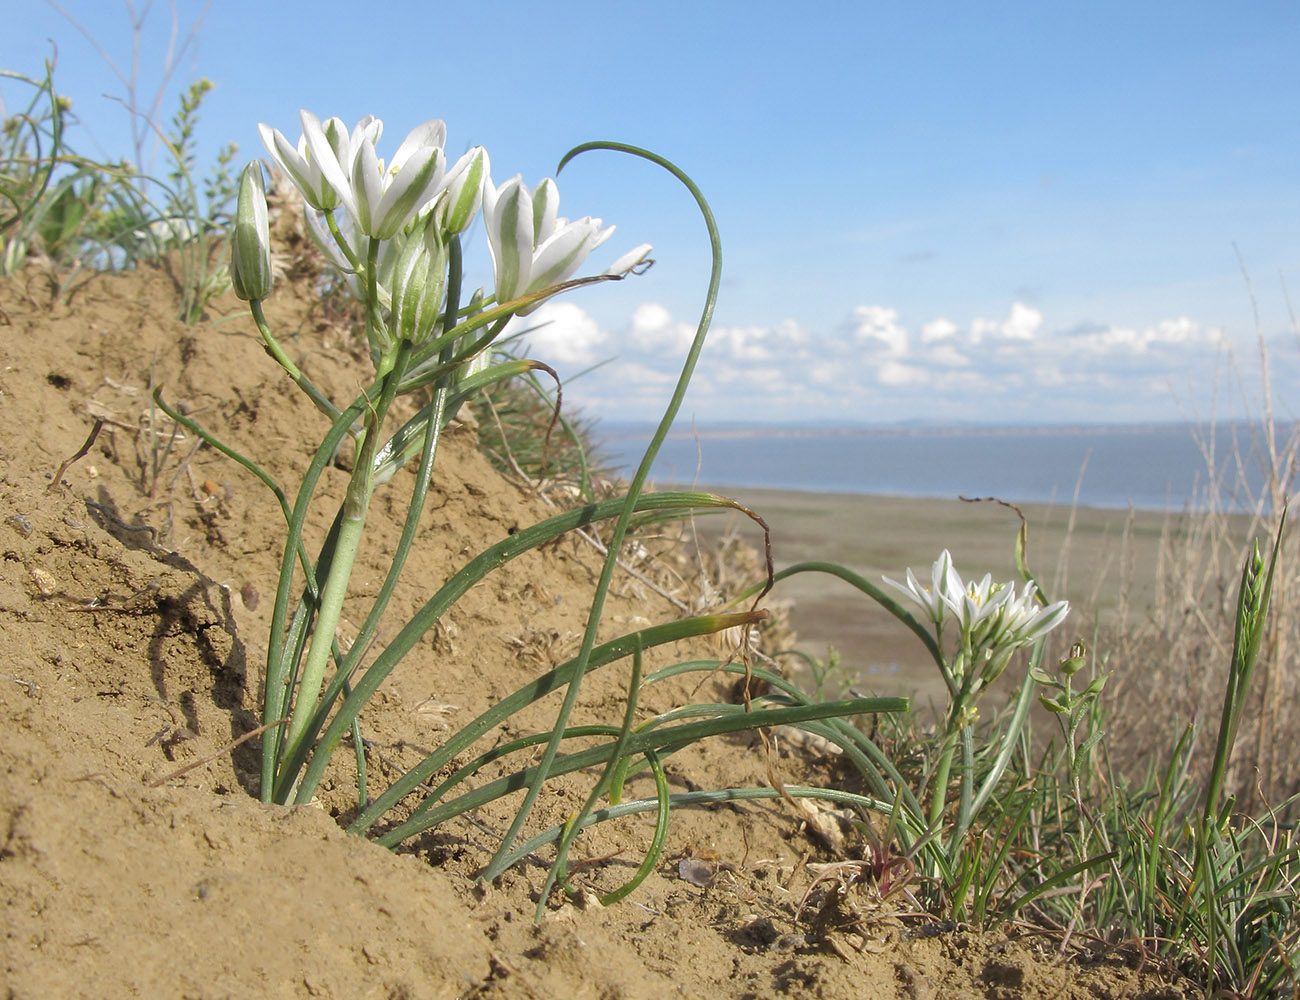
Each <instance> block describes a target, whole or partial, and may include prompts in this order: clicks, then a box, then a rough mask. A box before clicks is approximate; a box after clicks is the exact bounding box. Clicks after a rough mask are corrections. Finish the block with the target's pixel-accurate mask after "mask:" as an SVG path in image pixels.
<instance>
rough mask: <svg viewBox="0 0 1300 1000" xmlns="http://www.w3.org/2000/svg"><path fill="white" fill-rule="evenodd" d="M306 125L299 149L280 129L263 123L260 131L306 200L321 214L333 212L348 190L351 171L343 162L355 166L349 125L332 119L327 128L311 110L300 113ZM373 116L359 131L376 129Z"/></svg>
mask: <svg viewBox="0 0 1300 1000" xmlns="http://www.w3.org/2000/svg"><path fill="white" fill-rule="evenodd" d="M298 118H299V120H300V121H301V122H302V136H301V137H300V138H299V139H298V145H297V146H296V147H295V146H293V145H291V144H290V142H289V140H288V139H286V138H285V137H284V133H282V132H281V131H280V130H279V129H273V128H271V127H270V126H269V125H264V124H261V123H259V124H258V126H257V132H258V134H259V135H260V136H261V137H262V143H263V144H264V145H265V146H266V149H267V152H269V153H270V154H271V156H272V158H273V159H274V160H275V162H276V163H277V164H279V165H280V168H281V169H282V170H283V171H284V172H285V174H286V175H287V176H288V177H289V180H291V181H292V182H293V185H294V187H296V188H297V189H298V190H299V191H301V192H302V197H303V200H304V201H306V202H307V204H308V205H310V206H311V207H312V208H314V209H315V210H316V211H318V212H332V211H333V210H334V209H335V208H337V207H338V206H339V204H340V199H341V198H342V199H343V200H344V201H345V202H346V200H347V198H350V194H347V196H346V197H345V192H347V188H348V180H347V172H346V171H345V169H344V168H343V167H342V166H340V163H341V162H343V163H347V164H348V166H349V168H350V166H351V155H350V147H351V138H350V136H349V135H348V130H347V126H345V125H344V124H343V122H342V121H341V120H340V119H338V118H330V119H328V120H327V121H326V122H325V123H324V124H323V125H322V124H321V122H320V119H318V118H317V117H316V116H315V115H313V114H312V113H311V112H310V111H300V112H298ZM373 123H374V119H373V116H372V117H369V118H363V119H362V120H361V121H360V122H358V123H357V129H355V130H354V131H358V130H361V129H363V128H366V127H373Z"/></svg>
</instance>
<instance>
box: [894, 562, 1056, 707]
mask: <svg viewBox="0 0 1300 1000" xmlns="http://www.w3.org/2000/svg"><path fill="white" fill-rule="evenodd" d="M885 582H886V583H888V584H889V585H890V586H892V587H895V588H897V589H898V590H900V591H902V592H903V593H904V594H906V595H907V596H908V597H910V598H912V600H914V601H916V603H917V604H919V605H920V606H921V607H922V608H923V609H924V610H925V612H926V615H927V617H928V618H929V620H930V621H931V622H932V623H933V624H934V627H935V634H936V636H937V637H938V639H939V640H940V642H942V640H943V629H944V625H945V624H946V623H947V622H950V621H951V622H952V623H953V624H954V625H955V626H956V629H957V633H958V637H959V641H960V642H959V646H958V649H957V651H956V653H955V654H954V657H953V663H952V668H951V669H952V673H953V675H954V678H955V679H956V680H961V679H962V677H963V676H964V675H966V674H967V673H969V672H971V671H973V670H977V671H978V675H977V677H975V678H974V681H973V684H972V685H971V686H970V688H969V690H970V691H971V693H974V692H975V691H978V690H979V689H980V688H982V687H984V686H986V685H988V684H989V683H991V682H992V681H993V680H994V679H995V678H996V677H997V675H998V674H1000V673H1001V672H1002V670H1003V669H1004V668H1005V667H1006V665H1007V662H1008V661H1009V660H1010V658H1011V654H1012V653H1013V652H1015V651H1016V650H1017V649H1021V648H1022V647H1024V646H1028V645H1030V644H1031V643H1033V642H1035V641H1036V640H1038V639H1040V638H1041V637H1042V636H1044V635H1046V634H1047V633H1048V632H1050V631H1051V630H1052V629H1054V628H1056V626H1057V625H1059V624H1061V622H1063V621H1064V620H1065V616H1066V615H1067V614H1068V613H1069V611H1070V605H1069V602H1067V601H1057V602H1055V603H1054V604H1046V603H1045V602H1044V601H1043V600H1042V598H1041V597H1040V595H1039V593H1038V588H1037V587H1035V586H1034V585H1033V584H1032V583H1026V584H1025V587H1024V589H1023V590H1022V591H1020V593H1019V594H1017V592H1016V585H1015V584H1014V583H995V582H994V580H993V577H992V574H988V573H986V574H985V575H984V578H983V579H981V580H979V581H978V582H969V583H967V582H965V581H963V580H962V578H961V575H960V574H959V573H958V572H957V570H956V569H955V568H954V567H953V564H952V556H951V555H950V554H949V552H948V550H947V549H944V550H943V552H941V553H940V554H939V558H938V559H936V560H935V561H934V565H933V566H932V567H931V570H930V585H929V586H926V585H925V584H923V583H921V581H920V580H919V579H918V578H917V576H916V574H915V573H913V572H912V571H911V570H910V569H909V570H908V571H907V582H906V583H899V582H898V581H896V580H891V579H889V577H885Z"/></svg>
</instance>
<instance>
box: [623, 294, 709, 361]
mask: <svg viewBox="0 0 1300 1000" xmlns="http://www.w3.org/2000/svg"><path fill="white" fill-rule="evenodd" d="M631 335H632V346H633V347H634V348H636V349H638V350H644V351H650V352H656V353H657V352H672V353H674V354H680V353H682V352H683V351H685V350H686V348H688V347H689V346H690V344H691V341H692V340H693V339H694V337H695V327H693V326H691V325H690V324H689V323H678V322H677V321H675V320H674V319H673V317H672V313H670V312H669V311H668V310H667V309H665V308H664V307H663V306H661V305H660V304H659V303H658V302H646V303H643V304H642V305H639V306H637V309H636V312H634V313H633V314H632V334H631Z"/></svg>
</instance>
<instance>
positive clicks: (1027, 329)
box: [1002, 302, 1043, 340]
mask: <svg viewBox="0 0 1300 1000" xmlns="http://www.w3.org/2000/svg"><path fill="white" fill-rule="evenodd" d="M1042 325H1043V314H1042V313H1040V312H1039V311H1038V310H1037V309H1034V308H1032V307H1030V306H1027V305H1025V304H1024V303H1023V302H1013V303H1011V316H1010V318H1009V319H1008V320H1007V321H1006V322H1005V323H1003V324H1002V336H1004V337H1006V338H1007V339H1008V340H1033V339H1034V335H1035V334H1037V333H1038V330H1039V328H1040V327H1041V326H1042Z"/></svg>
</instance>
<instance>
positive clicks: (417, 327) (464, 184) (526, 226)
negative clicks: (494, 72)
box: [232, 111, 650, 357]
mask: <svg viewBox="0 0 1300 1000" xmlns="http://www.w3.org/2000/svg"><path fill="white" fill-rule="evenodd" d="M299 117H300V120H301V123H302V136H301V138H300V139H299V140H298V143H297V145H294V144H293V143H291V142H290V141H289V140H288V139H286V138H285V136H284V134H283V133H281V132H280V131H279V130H278V129H273V128H271V127H270V126H267V125H259V126H258V131H259V133H260V135H261V137H262V141H263V143H265V145H266V148H267V150H268V151H269V152H270V154H271V157H272V158H273V160H274V161H275V163H276V165H277V166H278V167H279V168H280V169H281V170H282V171H283V172H284V175H285V176H286V177H287V178H288V180H289V181H290V182H291V183H292V184H293V186H294V187H296V188H297V189H298V191H300V192H301V193H302V197H303V200H304V202H305V203H306V208H305V214H306V221H307V225H308V230H309V232H310V233H311V234H312V237H313V239H314V240H315V241H316V243H317V244H318V245H319V246H320V247H321V249H322V250H323V251H324V252H325V254H326V255H327V256H328V257H329V259H330V260H331V261H332V262H333V263H334V264H335V265H336V266H337V267H338V268H339V270H340V271H341V272H342V273H343V274H344V276H345V278H346V279H347V281H348V285H349V287H350V288H351V289H352V291H353V293H354V294H355V295H357V296H358V297H359V298H361V299H363V300H365V301H367V302H373V303H377V304H378V306H379V308H380V309H381V310H383V311H384V312H385V313H386V320H385V321H384V322H382V323H380V324H377V325H375V326H374V327H373V328H372V329H371V331H370V335H371V342H372V343H371V346H372V351H373V352H374V353H375V354H376V356H377V357H379V356H383V355H384V354H385V353H386V352H387V351H389V350H390V349H391V348H392V346H393V345H394V344H395V343H397V342H398V341H401V340H406V341H409V342H411V343H413V344H415V345H417V346H419V345H422V344H427V343H429V342H430V340H431V339H433V338H435V337H436V336H437V335H438V334H439V324H440V323H441V321H442V318H443V317H442V314H441V306H442V298H443V292H444V287H445V285H446V281H447V277H446V276H447V267H448V244H449V242H450V241H451V240H452V239H453V238H454V237H456V236H458V235H459V234H461V233H464V232H465V231H466V230H467V229H468V228H469V227H470V225H471V223H472V222H473V221H474V219H475V217H476V216H477V215H478V213H479V210H480V208H481V209H482V212H483V220H484V227H485V230H486V233H487V240H488V246H489V250H490V251H491V255H492V266H493V271H494V274H495V280H496V289H495V291H496V296H495V299H496V303H497V304H498V305H505V304H507V303H510V302H513V301H515V300H517V299H521V298H526V299H527V301H525V302H520V303H519V306H518V308H517V309H515V310H514V311H515V312H517V313H520V314H522V313H526V312H528V311H531V310H532V309H534V308H536V307H537V305H539V304H540V303H541V301H542V300H543V299H545V298H546V297H547V295H548V293H549V294H555V293H556V292H558V291H561V290H562V289H561V288H558V287H557V286H559V285H561V284H562V283H563V282H565V281H567V280H568V279H569V278H571V277H572V276H573V275H574V273H575V272H576V271H577V270H578V268H579V267H581V266H582V263H583V262H584V261H585V260H586V259H587V256H588V255H589V254H590V253H591V252H592V251H593V250H595V249H596V248H597V247H598V246H600V245H601V244H602V243H604V242H605V241H606V240H607V239H608V238H609V236H610V234H611V233H613V231H614V227H613V226H608V227H602V223H601V220H600V219H595V218H591V217H586V218H582V219H578V220H576V221H574V222H570V221H569V220H568V219H564V218H561V217H560V216H559V215H558V213H557V209H558V207H559V197H560V196H559V189H558V188H557V187H556V184H555V181H553V180H551V179H549V178H548V179H546V180H544V181H542V182H541V183H540V184H539V185H537V187H536V188H534V189H533V190H532V191H530V190H529V189H528V187H527V186H526V185H525V184H524V183H523V180H522V178H520V177H518V176H516V177H514V178H512V179H511V180H508V181H506V182H505V183H504V184H502V185H501V186H500V187H497V186H496V185H495V184H493V182H492V178H491V177H490V176H489V171H490V163H489V159H488V154H487V151H486V150H485V149H483V147H481V146H476V147H474V148H473V149H471V150H470V151H469V152H467V153H466V154H465V155H464V156H462V157H461V158H460V159H459V160H457V161H456V163H454V164H452V165H451V166H450V167H448V165H447V158H446V154H445V152H444V149H443V147H444V145H445V142H446V135H447V129H446V126H445V125H444V124H443V122H441V121H438V120H433V121H428V122H425V123H424V124H422V125H418V126H416V127H415V128H414V129H412V130H411V132H410V134H409V135H407V136H406V138H405V139H404V140H403V141H402V143H401V145H400V146H398V148H397V152H396V153H395V154H394V155H393V157H392V159H391V160H390V161H388V162H385V161H384V160H383V159H381V158H380V156H379V154H378V152H377V147H378V144H379V141H380V138H381V136H382V135H383V122H381V121H380V120H379V119H378V118H375V117H374V116H373V115H367V116H366V117H365V118H363V119H361V121H359V122H357V124H356V125H355V126H354V127H353V128H352V129H351V130H349V129H348V128H347V127H346V126H345V125H344V123H343V122H342V121H341V120H340V119H338V118H330V119H327V120H325V121H321V120H320V119H319V118H317V117H316V116H315V115H313V114H312V113H311V112H309V111H302V112H301V113H300V116H299ZM249 169H250V170H258V171H259V178H258V183H257V184H256V185H254V184H252V183H251V182H250V183H247V184H245V185H243V186H242V187H241V195H240V206H241V209H240V211H239V213H238V218H237V226H236V238H235V241H234V251H233V256H232V275H233V276H236V280H235V288H236V291H237V292H238V293H239V294H241V295H243V296H244V297H246V298H260V297H264V296H265V294H266V292H267V291H269V284H268V283H265V282H260V281H256V280H253V281H250V280H248V276H250V275H261V274H262V273H263V270H264V265H263V259H262V258H263V255H264V252H265V248H266V247H267V246H268V245H269V237H268V235H267V233H266V213H265V206H264V204H262V205H261V206H260V207H255V203H256V202H257V201H258V200H259V199H261V198H262V197H263V195H262V191H261V184H260V168H258V166H257V165H256V164H251V165H250V168H249ZM240 225H243V226H244V228H243V230H241V229H240V228H239V227H240ZM241 236H242V237H243V238H241ZM649 252H650V247H649V245H642V246H639V247H637V248H636V249H635V250H633V251H632V252H631V253H629V254H626V255H624V256H623V257H621V258H620V259H619V261H618V262H617V263H616V264H615V265H614V266H613V267H612V268H610V269H608V270H607V271H605V272H604V274H605V275H608V276H615V277H617V276H622V275H623V274H626V273H628V272H630V271H632V270H633V268H636V267H637V266H638V265H641V264H643V262H645V260H646V259H647V255H648V254H649ZM253 292H257V293H260V295H256V296H255V295H253V294H252V293H253Z"/></svg>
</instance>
